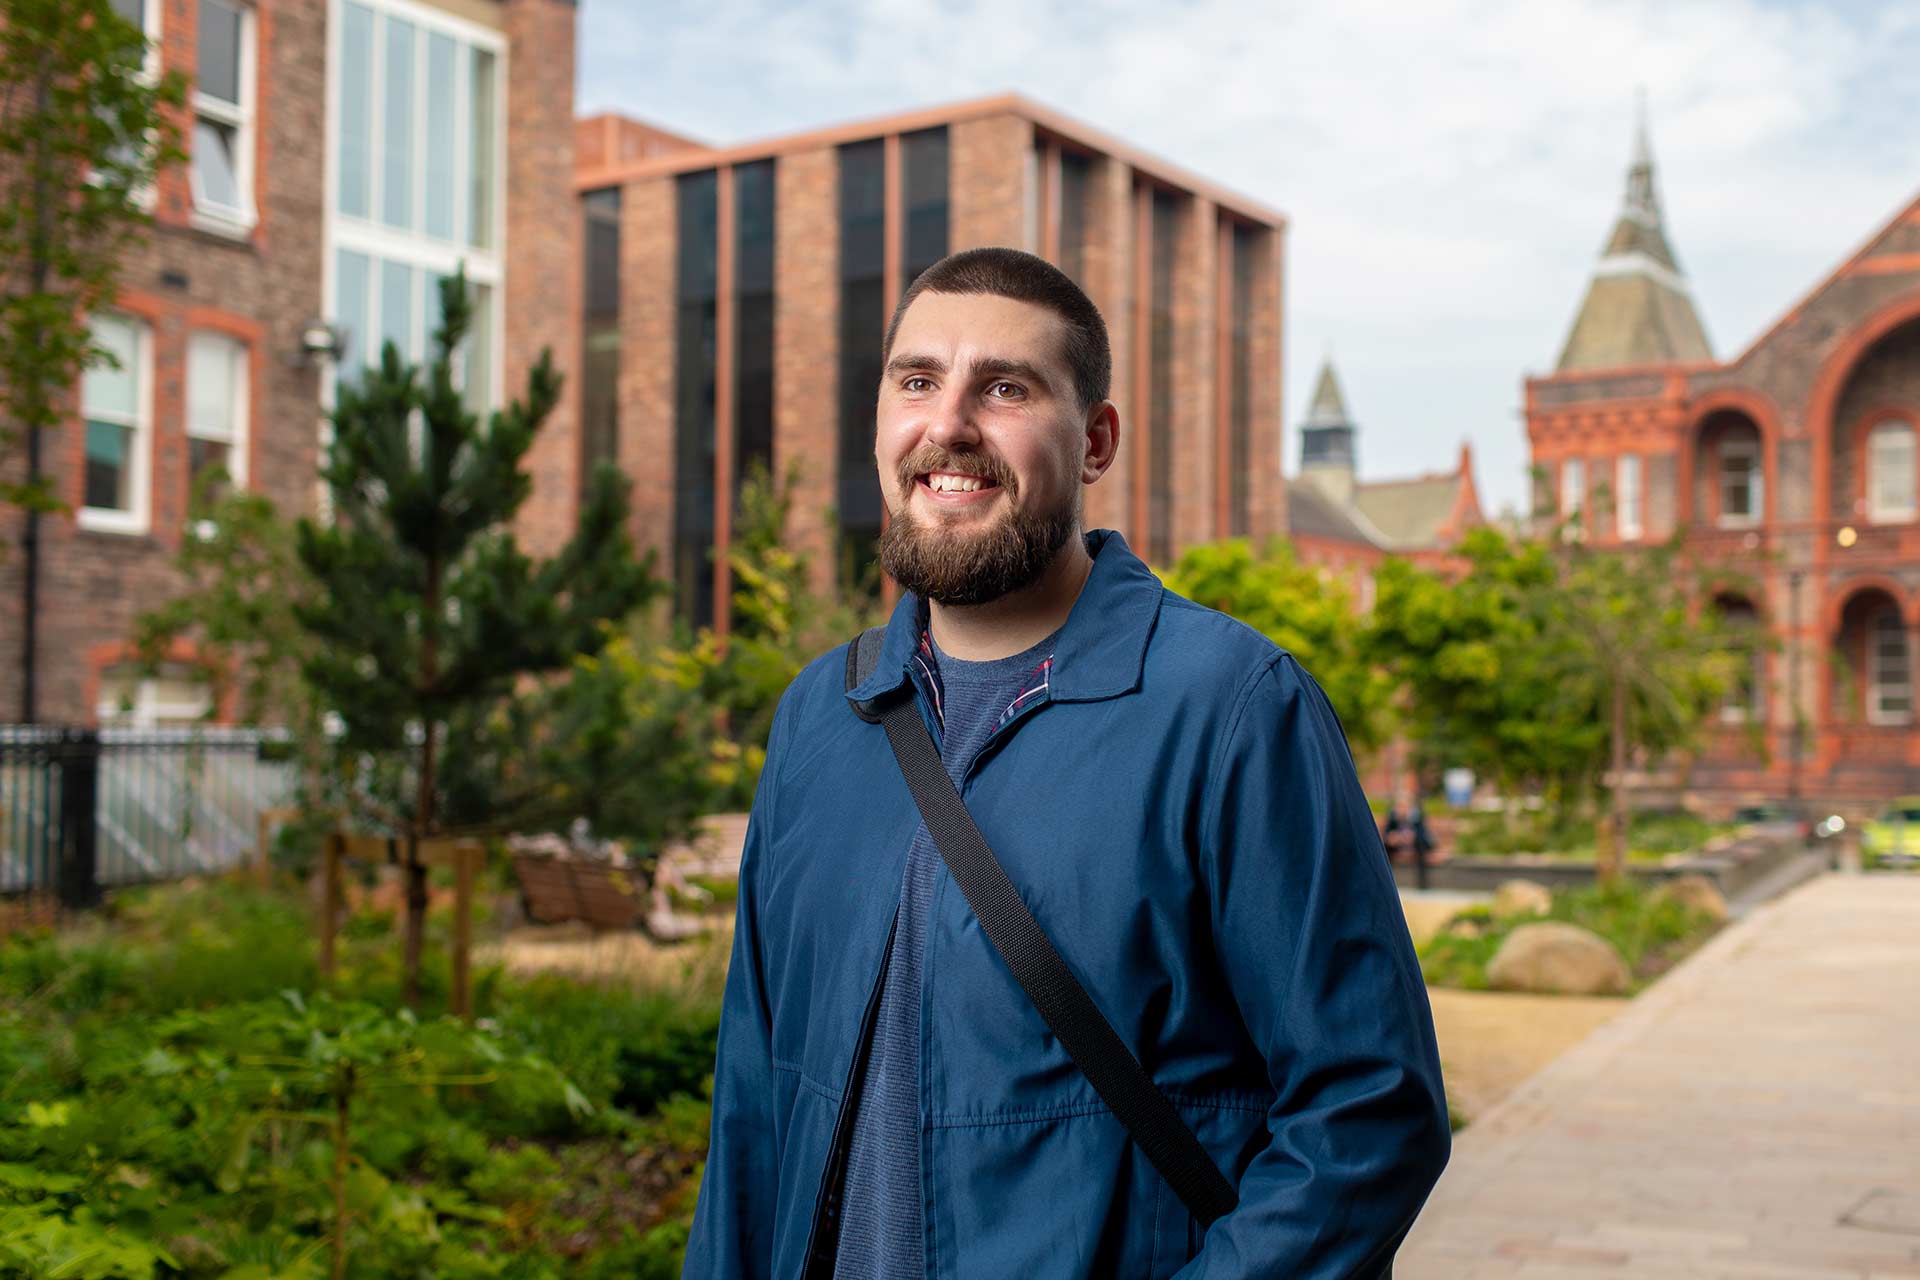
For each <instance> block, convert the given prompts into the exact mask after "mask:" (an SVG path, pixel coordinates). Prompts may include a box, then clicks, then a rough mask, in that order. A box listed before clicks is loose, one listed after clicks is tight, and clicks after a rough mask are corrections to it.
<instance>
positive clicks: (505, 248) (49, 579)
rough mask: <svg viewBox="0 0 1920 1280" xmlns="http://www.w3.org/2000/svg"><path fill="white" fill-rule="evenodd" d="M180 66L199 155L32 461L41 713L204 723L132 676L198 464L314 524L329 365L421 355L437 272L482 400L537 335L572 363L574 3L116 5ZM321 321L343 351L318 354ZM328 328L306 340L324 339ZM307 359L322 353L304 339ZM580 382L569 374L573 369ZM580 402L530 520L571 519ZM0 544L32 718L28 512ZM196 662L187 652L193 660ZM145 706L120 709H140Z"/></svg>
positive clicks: (10, 672) (530, 523) (536, 535)
mask: <svg viewBox="0 0 1920 1280" xmlns="http://www.w3.org/2000/svg"><path fill="white" fill-rule="evenodd" d="M116 7H117V8H119V9H120V11H121V12H122V13H123V14H125V15H126V16H127V17H129V18H130V19H131V20H133V21H134V22H136V23H138V24H140V25H141V26H142V27H143V28H144V29H145V30H146V32H147V34H148V35H149V37H150V38H151V39H152V40H153V41H154V42H155V45H156V53H155V56H154V63H155V65H156V67H165V68H178V69H180V70H181V71H183V72H185V73H186V74H187V75H188V76H189V77H190V78H191V81H192V85H193V89H192V92H191V94H190V96H189V103H188V106H187V109H186V111H185V112H184V113H183V118H182V119H181V121H180V124H181V132H182V134H183V137H184V138H185V140H186V144H187V148H188V150H189V152H190V158H189V160H188V161H187V163H186V164H184V165H182V166H180V167H179V168H177V169H175V170H173V171H170V172H168V173H166V174H164V175H163V176H162V177H161V179H160V181H159V182H158V184H157V189H156V191H155V192H154V196H153V199H154V205H153V212H154V216H155V219H156V222H157V226H156V227H155V228H154V230H153V232H152V234H151V236H150V237H149V241H148V244H147V245H146V247H145V248H144V249H143V250H142V251H141V252H140V253H139V255H138V257H137V258H136V260H135V261H133V262H130V263H128V264H126V267H125V269H124V272H123V276H122V283H123V288H122V291H121V293H120V295H119V297H118V299H117V300H116V302H115V305H114V306H113V308H112V309H111V310H110V311H108V312H105V313H103V314H101V315H100V316H98V317H96V320H95V325H96V334H97V336H98V337H99V339H100V340H101V341H102V342H103V343H104V344H105V345H107V346H108V347H109V348H110V349H112V350H113V351H114V352H115V353H116V354H117V355H118V356H119V357H120V361H119V363H120V367H119V368H118V369H106V368H100V369H95V370H93V371H90V372H89V373H88V374H87V376H86V377H85V379H84V380H83V385H82V386H81V387H80V388H77V389H76V395H75V401H74V406H73V410H74V412H73V419H72V422H71V425H70V427H69V428H68V429H67V430H66V431H65V432H63V433H59V434H58V435H56V436H53V437H50V438H48V439H47V440H45V441H44V448H43V453H44V456H45V457H46V458H47V459H48V462H49V464H50V470H51V472H52V474H53V476H54V478H55V480H56V483H57V485H58V492H59V493H60V494H61V496H62V497H63V499H64V500H65V501H66V503H67V504H68V506H69V508H70V511H69V513H68V514H66V515H62V516H57V517H53V518H51V519H48V520H43V521H42V547H41V575H40V589H39V592H38V610H37V612H38V620H37V628H36V630H37V635H38V639H39V646H38V648H39V654H38V661H37V663H36V664H35V665H36V675H37V685H38V697H37V703H38V705H37V707H36V711H37V713H38V718H40V719H42V720H48V721H63V722H78V723H85V722H89V721H93V720H96V719H99V718H121V717H124V716H127V715H131V717H132V718H134V719H136V720H138V721H142V722H146V723H166V722H169V721H180V720H185V719H191V718H194V717H197V716H198V715H199V714H200V713H201V711H202V710H203V709H204V705H205V704H204V701H203V699H204V694H203V693H201V691H200V689H199V687H198V686H197V685H195V684H194V683H193V682H191V681H186V680H182V679H178V678H166V677H165V675H164V673H163V678H161V679H159V680H141V679H138V678H137V677H136V675H135V674H134V673H133V671H132V668H131V667H130V665H129V664H128V663H127V658H128V643H127V642H128V638H129V636H130V633H131V630H132V625H133V620H134V618H135V617H136V616H137V614H138V613H140V612H141V611H143V610H145V609H148V608H151V607H152V606H154V605H156V604H158V603H160V602H161V601H162V600H164V599H166V598H167V597H168V596H169V595H170V594H172V593H173V592H174V591H176V590H177V589H178V587H179V583H178V582H177V580H176V576H175V573H174V570H173V563H174V558H175V556H176V554H177V552H178V550H179V548H180V545H181V542H182V540H183V539H184V538H188V537H191V536H193V531H192V530H191V529H189V528H188V520H187V504H188V496H189V493H190V492H191V490H192V487H193V484H194V480H195V477H196V475H197V474H198V473H199V472H200V471H201V470H202V469H203V468H205V467H209V466H212V465H215V464H218V465H221V466H224V467H225V469H226V470H227V471H228V472H229V473H230V474H231V477H232V480H233V482H234V483H236V484H240V485H244V486H246V487H248V488H251V489H256V490H258V491H260V492H262V493H265V494H267V495H270V496H271V497H272V498H273V499H275V501H276V502H277V503H278V505H279V506H280V507H281V509H282V510H283V511H285V512H288V513H302V512H307V511H311V510H312V509H313V504H314V501H315V497H316V461H317V453H318V447H319V441H320V437H321V431H322V415H323V412H324V409H325V407H326V405H327V404H328V403H329V401H330V400H331V397H332V394H333V385H334V378H335V377H336V376H351V375H353V374H355V373H357V372H358V370H359V369H360V367H361V365H362V363H363V362H364V361H365V360H367V359H368V358H369V357H370V355H371V354H372V353H377V350H378V348H379V344H380V343H381V342H382V341H383V340H386V339H391V340H393V341H395V342H397V343H398V344H399V345H400V346H401V348H402V349H403V350H404V351H405V352H406V353H407V354H409V355H412V356H419V355H422V354H424V352H425V350H426V341H427V335H428V333H429V332H430V331H431V329H432V327H433V324H434V318H435V317H434V311H435V309H436V307H437V295H436V293H435V291H434V284H435V282H436V281H437V280H438V279H439V278H440V277H442V276H445V275H448V274H451V273H452V272H453V271H455V270H456V269H457V268H458V267H459V266H460V265H461V264H464V265H465V266H466V269H467V273H468V276H469V278H470V279H471V280H472V281H473V283H474V284H475V286H476V287H477V289H478V291H479V293H478V298H479V303H480V317H479V322H478V332H477V334H476V336H475V338H474V339H473V340H472V341H471V343H470V347H469V349H468V351H467V352H466V353H465V359H464V365H465V374H464V376H465V379H466V386H467V388H468V390H469V394H470V396H471V398H472V400H473V402H474V403H475V404H477V405H481V406H491V405H493V404H495V403H497V402H498V400H499V399H500V398H501V396H502V395H503V394H505V393H508V392H510V391H511V390H512V389H514V388H516V387H518V386H520V385H523V384H524V377H525V371H526V369H527V367H528V365H529V364H530V363H531V361H532V360H533V359H534V358H535V356H536V355H537V353H538V351H539V349H540V348H541V347H542V346H551V347H552V348H553V351H554V354H555V357H556V359H557V360H559V361H560V362H561V363H562V365H563V367H570V366H571V365H572V363H573V359H574V356H575V354H576V352H577V350H578V348H577V346H576V341H577V339H576V337H575V333H576V330H575V327H574V326H575V316H576V314H577V311H578V302H577V298H576V295H577V290H578V280H579V262H580V254H579V247H578V245H579V242H578V228H579V223H578V218H577V215H576V213H575V201H574V197H573V194H572V191H571V189H570V187H569V185H568V183H569V179H570V175H571V173H572V170H573V131H572V123H571V122H572V108H573V53H574V21H575V8H574V5H573V3H572V2H571V0H116ZM329 324H330V325H332V326H333V327H334V329H335V331H336V332H337V338H338V344H339V350H338V356H339V359H338V360H337V361H336V360H334V359H333V358H332V354H331V353H330V352H329V351H328V350H327V349H328V348H329V346H330V343H329V342H328V341H327V340H325V339H326V336H327V330H326V328H325V327H324V326H326V325H329ZM316 338H318V339H320V340H319V341H317V342H316V341H315V339H316ZM316 348H317V349H316ZM572 381H574V380H570V383H571V382H572ZM574 394H575V393H574V392H573V391H572V390H571V388H570V389H569V392H568V395H569V400H568V401H567V402H566V403H563V404H562V405H561V407H560V409H559V410H558V412H557V413H556V414H555V416H554V418H553V419H552V420H551V425H550V427H549V430H548V431H547V433H546V435H545V437H544V438H543V439H542V440H541V441H539V442H538V443H537V444H536V446H535V450H536V452H535V456H534V458H533V459H532V467H533V470H534V472H535V477H536V488H535V496H534V498H533V499H532V500H531V502H530V503H529V507H528V511H527V517H526V526H527V528H526V532H527V535H528V537H529V539H530V541H532V542H533V543H534V544H535V545H536V546H537V547H540V548H541V549H547V548H550V547H552V546H553V545H555V544H556V543H557V542H558V540H559V538H560V537H561V536H562V533H561V531H562V530H563V529H564V527H565V526H566V524H567V523H568V521H569V520H570V518H571V513H572V511H573V508H574V494H575V489H576V483H577V482H576V475H575V472H576V467H577V458H578V446H577V444H576V426H575V422H574V415H575V409H574V407H573V402H572V399H571V397H572V396H573V395H574ZM7 524H8V528H7V530H6V537H7V540H8V541H9V542H10V543H13V544H14V545H13V546H12V547H11V548H10V549H9V554H8V555H7V556H5V557H4V558H0V599H4V600H5V601H6V604H5V605H4V606H0V672H4V675H3V676H0V723H3V722H10V721H14V720H18V719H20V718H21V716H22V697H23V685H24V672H23V663H22V638H23V635H24V624H23V614H24V613H25V609H24V608H23V607H22V596H23V584H22V578H21V560H22V557H21V555H20V552H19V547H18V529H19V525H20V517H19V516H18V515H17V514H9V516H8V517H7ZM180 656H181V657H182V658H185V657H188V656H190V655H185V654H183V655H180ZM129 708H131V710H130V711H129V710H128V709H129Z"/></svg>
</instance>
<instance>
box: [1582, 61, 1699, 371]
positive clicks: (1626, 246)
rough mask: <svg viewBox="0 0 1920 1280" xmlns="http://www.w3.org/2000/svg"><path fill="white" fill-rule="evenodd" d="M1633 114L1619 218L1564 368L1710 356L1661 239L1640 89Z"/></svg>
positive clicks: (1690, 297)
mask: <svg viewBox="0 0 1920 1280" xmlns="http://www.w3.org/2000/svg"><path fill="white" fill-rule="evenodd" d="M1634 114H1635V120H1634V138H1633V158H1632V160H1631V162H1630V163H1629V164H1628V166H1627V188H1626V193H1625V197H1624V199H1623V200H1622V201H1621V205H1620V216H1619V217H1618V218H1617V219H1615V221H1614V224H1613V231H1612V233H1611V234H1610V235H1608V237H1607V243H1606V247H1605V248H1603V249H1602V250H1601V253H1600V261H1599V263H1598V265H1596V266H1595V268H1594V272H1593V281H1592V283H1591V284H1589V285H1588V286H1587V296H1586V300H1585V301H1584V302H1582V303H1581V304H1580V313H1579V315H1577V316H1576V317H1575V318H1574V322H1573V329H1572V330H1571V331H1570V332H1569V333H1568V334H1567V343H1566V346H1565V347H1564V348H1562V350H1561V353H1560V364H1559V369H1560V371H1561V372H1563V373H1564V372H1568V371H1570V370H1574V369H1615V368H1628V367H1634V366H1640V365H1650V364H1677V363H1685V362H1689V361H1695V360H1711V359H1712V358H1713V348H1712V347H1711V346H1709V345H1708V343H1707V334H1706V330H1705V329H1704V328H1702V327H1701V324H1700V315H1699V312H1698V311H1697V310H1695V308H1694V305H1693V291H1692V289H1691V287H1690V286H1689V285H1688V284H1687V278H1686V275H1685V273H1684V272H1682V271H1681V269H1680V263H1679V260H1678V259H1677V258H1676V257H1675V256H1674V253H1673V248H1672V246H1671V245H1670V244H1668V242H1667V231H1666V223H1665V220H1664V219H1663V218H1662V217H1661V214H1660V196H1659V191H1658V188H1657V187H1656V185H1655V183H1654V169H1653V143H1652V141H1651V138H1650V130H1649V129H1648V126H1647V104H1646V92H1645V90H1644V89H1643V90H1641V92H1640V94H1639V96H1638V100H1637V102H1636V105H1635V112H1634Z"/></svg>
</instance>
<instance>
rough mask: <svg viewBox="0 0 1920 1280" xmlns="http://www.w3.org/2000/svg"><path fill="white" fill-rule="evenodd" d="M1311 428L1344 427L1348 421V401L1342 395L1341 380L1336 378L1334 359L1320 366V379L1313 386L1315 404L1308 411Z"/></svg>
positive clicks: (1308, 422) (1306, 424) (1307, 422)
mask: <svg viewBox="0 0 1920 1280" xmlns="http://www.w3.org/2000/svg"><path fill="white" fill-rule="evenodd" d="M1302 425H1304V426H1309V427H1343V426H1348V425H1350V424H1349V422H1348V419H1347V400H1346V397H1345V396H1343V395H1341V394H1340V379H1339V378H1338V377H1336V376H1334V372H1333V357H1332V356H1328V357H1327V359H1326V362H1325V363H1323V364H1322V365H1321V366H1320V378H1319V380H1318V381H1317V382H1315V383H1314V386H1313V403H1312V404H1311V405H1310V406H1309V407H1308V409H1307V420H1306V422H1305V423H1303V424H1302Z"/></svg>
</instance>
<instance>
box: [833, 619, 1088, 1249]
mask: <svg viewBox="0 0 1920 1280" xmlns="http://www.w3.org/2000/svg"><path fill="white" fill-rule="evenodd" d="M1058 637H1059V633H1058V632H1055V633H1054V634H1053V635H1050V636H1048V637H1047V638H1046V639H1045V640H1042V641H1041V642H1040V643H1039V644H1037V645H1035V646H1034V647H1033V648H1031V649H1028V650H1027V651H1026V652H1024V653H1016V654H1014V655H1013V656H1012V657H1010V658H998V659H995V660H994V661H991V662H962V661H960V660H959V659H957V658H953V657H949V656H948V655H946V654H944V653H939V652H938V651H937V650H936V661H938V663H939V665H940V683H941V685H942V686H943V687H942V692H941V700H942V702H943V704H944V705H943V706H941V707H940V713H941V714H940V724H941V726H942V727H941V733H940V760H941V763H943V764H945V765H946V767H947V774H948V776H949V777H951V778H952V779H953V783H954V786H956V787H958V786H960V784H961V780H962V778H963V777H964V776H965V774H966V771H967V766H968V765H970V764H971V763H973V757H974V756H975V754H976V753H978V751H979V750H980V748H981V747H982V746H983V745H984V744H985V743H986V740H987V739H988V738H989V737H990V736H992V733H993V730H994V727H995V725H997V724H998V723H999V721H1000V715H1001V713H1002V712H1004V711H1005V710H1006V709H1007V706H1008V704H1009V703H1011V702H1012V701H1013V700H1014V698H1016V697H1018V696H1019V694H1020V692H1021V690H1022V688H1023V686H1024V685H1025V683H1026V679H1027V677H1028V676H1030V675H1032V674H1033V672H1034V670H1035V669H1036V668H1038V667H1039V665H1040V664H1041V663H1042V662H1044V661H1045V660H1046V659H1047V657H1048V656H1049V655H1050V654H1052V652H1053V646H1054V642H1055V641H1056V640H1057V639H1058ZM939 865H940V851H939V850H938V849H936V848H935V847H934V844H933V836H932V835H931V834H929V832H928V831H927V824H926V823H924V822H923V823H921V824H920V827H919V829H918V830H917V831H915V832H914V836H913V847H912V849H911V850H910V851H909V852H908V854H907V867H906V873H905V874H904V875H903V876H902V878H901V883H900V907H899V915H898V917H897V919H896V921H895V924H894V928H893V945H892V946H891V947H890V948H889V949H888V951H887V958H886V968H885V971H884V972H883V973H882V975H881V979H880V1007H879V1009H878V1011H877V1012H876V1014H875V1016H874V1022H873V1035H872V1042H871V1044H870V1046H869V1048H868V1050H867V1061H866V1065H865V1067H864V1068H863V1069H862V1071H861V1074H860V1080H859V1084H858V1093H857V1095H856V1097H855V1099H854V1111H853V1134H852V1138H851V1145H850V1147H849V1149H848V1152H847V1173H846V1185H845V1190H844V1194H843V1195H842V1196H841V1198H840V1202H841V1206H842V1208H841V1219H840V1250H839V1254H838V1255H837V1257H836V1259H835V1262H834V1272H833V1273H834V1276H835V1280H901V1278H902V1277H914V1276H921V1275H924V1274H925V1258H924V1256H923V1248H924V1244H923V1242H924V1241H925V1238H926V1235H925V1231H924V1229H923V1224H922V1221H921V1211H922V1205H921V1179H920V973H921V961H922V959H923V958H924V957H925V955H926V938H927V907H928V904H929V903H930V902H931V901H932V898H933V882H934V871H935V870H936V869H937V868H938V867H939Z"/></svg>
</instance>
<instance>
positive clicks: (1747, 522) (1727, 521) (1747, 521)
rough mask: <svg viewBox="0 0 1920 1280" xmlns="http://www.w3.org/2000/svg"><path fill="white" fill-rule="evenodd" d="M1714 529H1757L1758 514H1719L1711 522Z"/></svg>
mask: <svg viewBox="0 0 1920 1280" xmlns="http://www.w3.org/2000/svg"><path fill="white" fill-rule="evenodd" d="M1713 527H1714V528H1716V529H1758V528H1759V527H1760V517H1759V516H1721V517H1720V518H1719V519H1717V520H1715V521H1714V522H1713Z"/></svg>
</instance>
